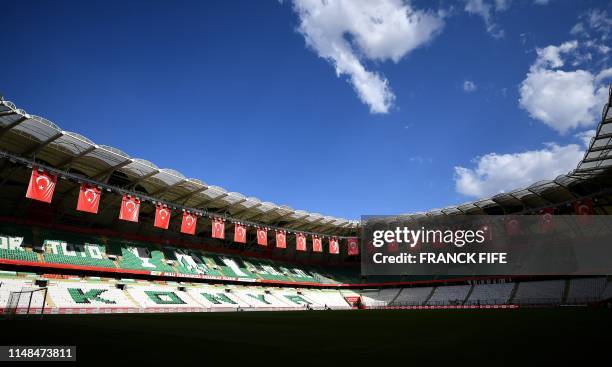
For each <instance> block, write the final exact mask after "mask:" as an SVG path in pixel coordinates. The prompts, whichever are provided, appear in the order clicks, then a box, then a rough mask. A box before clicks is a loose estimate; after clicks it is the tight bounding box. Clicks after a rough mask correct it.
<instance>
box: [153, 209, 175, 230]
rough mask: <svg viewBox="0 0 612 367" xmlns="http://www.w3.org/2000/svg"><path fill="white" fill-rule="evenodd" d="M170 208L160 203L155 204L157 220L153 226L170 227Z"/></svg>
mask: <svg viewBox="0 0 612 367" xmlns="http://www.w3.org/2000/svg"><path fill="white" fill-rule="evenodd" d="M170 214H171V213H170V209H169V208H168V206H167V205H162V204H159V205H157V206H155V222H154V223H153V226H155V227H157V228H161V229H168V225H170Z"/></svg>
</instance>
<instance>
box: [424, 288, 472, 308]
mask: <svg viewBox="0 0 612 367" xmlns="http://www.w3.org/2000/svg"><path fill="white" fill-rule="evenodd" d="M471 287H472V286H470V285H456V286H442V287H436V289H435V290H434V292H433V294H432V296H431V297H430V298H429V300H428V301H427V304H428V305H448V304H451V305H462V304H463V302H465V299H466V297H467V295H468V292H469V291H470V288H471Z"/></svg>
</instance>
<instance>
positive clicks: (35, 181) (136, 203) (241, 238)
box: [26, 167, 359, 255]
mask: <svg viewBox="0 0 612 367" xmlns="http://www.w3.org/2000/svg"><path fill="white" fill-rule="evenodd" d="M56 183H57V176H55V175H53V174H51V173H48V172H44V171H41V170H39V169H37V168H36V167H34V168H33V169H32V176H31V177H30V182H29V184H28V190H27V192H26V197H27V198H29V199H33V200H38V201H42V202H45V203H51V199H52V198H53V193H54V191H55V185H56ZM101 195H102V192H101V190H100V188H99V187H97V186H95V185H90V184H87V183H82V184H81V188H80V190H79V199H78V202H77V210H79V211H82V212H87V213H93V214H97V213H98V206H99V204H100V196H101ZM139 211H140V199H138V198H137V197H135V196H132V195H127V194H124V195H123V198H122V200H121V207H120V210H119V219H121V220H125V221H129V222H138V215H139ZM171 214H172V211H171V209H170V208H169V207H168V206H167V205H166V204H162V203H156V204H155V221H154V222H153V226H154V227H157V228H161V229H168V226H169V225H170V216H171ZM198 217H201V214H199V213H192V212H190V211H183V219H182V221H181V233H184V234H189V235H195V231H196V225H197V222H198ZM248 227H249V226H248V225H246V224H244V223H240V222H235V223H234V242H238V243H246V242H247V228H248ZM255 228H256V229H257V244H258V245H260V246H268V229H269V228H267V227H265V226H257V227H255ZM275 231H276V235H275V240H276V247H277V248H287V231H285V230H282V229H276V230H275ZM311 237H312V251H314V252H323V237H321V236H319V235H316V234H312V235H311ZM326 237H327V238H328V251H329V253H330V254H339V253H340V246H339V242H338V238H337V237H333V236H332V237H329V236H326ZM212 238H217V239H225V220H224V219H223V218H218V217H212ZM306 242H307V240H306V234H304V233H299V232H296V233H295V243H296V250H298V251H307V249H306V248H307V245H306ZM347 245H348V249H347V253H348V255H358V254H359V245H358V241H357V238H356V237H350V238H348V239H347Z"/></svg>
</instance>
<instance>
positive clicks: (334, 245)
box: [329, 237, 340, 254]
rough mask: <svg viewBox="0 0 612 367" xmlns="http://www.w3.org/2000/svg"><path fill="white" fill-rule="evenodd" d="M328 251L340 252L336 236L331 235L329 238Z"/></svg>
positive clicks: (332, 252) (331, 252)
mask: <svg viewBox="0 0 612 367" xmlns="http://www.w3.org/2000/svg"><path fill="white" fill-rule="evenodd" d="M329 253H330V254H339V253H340V246H338V239H337V238H336V237H331V238H330V239H329Z"/></svg>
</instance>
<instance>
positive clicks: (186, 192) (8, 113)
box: [0, 100, 359, 235]
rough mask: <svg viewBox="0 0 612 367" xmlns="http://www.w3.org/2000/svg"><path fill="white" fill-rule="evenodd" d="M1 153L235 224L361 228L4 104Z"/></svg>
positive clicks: (0, 107) (337, 230) (339, 230)
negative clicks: (235, 188) (192, 174)
mask: <svg viewBox="0 0 612 367" xmlns="http://www.w3.org/2000/svg"><path fill="white" fill-rule="evenodd" d="M0 149H2V150H4V151H7V152H9V153H13V154H15V155H17V156H19V157H23V158H28V159H35V161H36V162H40V163H44V164H46V165H48V166H50V167H53V168H58V169H61V170H65V171H67V172H70V173H73V174H74V173H77V174H79V175H81V176H82V177H84V178H88V179H93V180H96V181H101V182H109V181H110V182H112V183H113V184H114V185H116V186H120V187H122V188H125V189H132V190H136V191H139V192H142V193H144V194H146V195H148V196H151V197H154V198H158V199H159V200H164V201H167V202H172V203H176V204H180V205H182V206H185V207H192V208H198V209H199V208H202V209H206V211H207V212H212V213H219V214H223V215H227V216H231V218H233V219H236V220H244V221H250V222H256V223H260V224H262V225H270V226H282V227H286V228H288V229H293V230H301V231H311V232H320V233H324V234H329V235H349V234H351V233H354V231H355V230H356V229H357V228H358V226H359V222H358V221H356V220H347V219H343V218H336V217H331V216H324V215H321V214H319V213H309V212H306V211H304V210H297V209H293V208H290V207H288V206H286V205H277V204H275V203H271V202H267V201H262V200H260V199H258V198H256V197H247V196H245V195H243V194H241V193H238V192H230V191H227V190H226V189H224V188H223V187H219V186H215V185H210V184H207V183H206V182H204V181H202V180H199V179H196V178H187V177H185V176H184V175H183V174H182V173H180V172H178V171H176V170H174V169H168V168H159V167H158V166H156V165H155V164H154V163H152V162H150V161H147V160H144V159H140V158H133V157H130V156H129V155H128V154H127V153H125V152H123V151H121V150H120V149H117V148H115V147H111V146H107V145H98V144H96V143H94V142H93V141H91V140H90V139H88V138H86V137H84V136H82V135H80V134H78V133H74V132H69V131H64V130H62V129H61V128H60V127H59V126H58V125H56V124H55V123H53V122H51V121H49V120H47V119H45V118H43V117H39V116H34V115H30V114H28V113H27V112H26V111H24V110H22V109H18V108H17V107H16V106H15V105H14V104H13V103H11V102H8V101H4V100H1V101H0Z"/></svg>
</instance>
